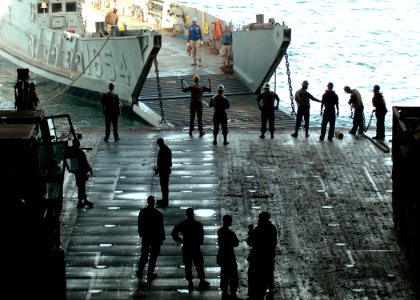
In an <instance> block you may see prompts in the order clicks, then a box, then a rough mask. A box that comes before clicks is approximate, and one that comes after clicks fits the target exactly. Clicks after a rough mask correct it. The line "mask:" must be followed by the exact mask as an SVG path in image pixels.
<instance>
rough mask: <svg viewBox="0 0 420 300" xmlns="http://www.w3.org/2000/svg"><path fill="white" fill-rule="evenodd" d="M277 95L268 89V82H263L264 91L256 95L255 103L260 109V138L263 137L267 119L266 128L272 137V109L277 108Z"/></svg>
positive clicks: (278, 99)
mask: <svg viewBox="0 0 420 300" xmlns="http://www.w3.org/2000/svg"><path fill="white" fill-rule="evenodd" d="M279 102H280V98H279V96H278V95H277V94H276V93H275V92H273V91H270V84H269V83H268V82H266V83H264V91H263V92H262V93H261V94H259V95H258V97H257V103H258V107H259V109H260V111H261V135H260V139H264V138H265V132H266V131H267V120H268V130H269V131H270V134H271V138H272V139H273V138H274V110H278V109H279Z"/></svg>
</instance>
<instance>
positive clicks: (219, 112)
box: [209, 85, 230, 145]
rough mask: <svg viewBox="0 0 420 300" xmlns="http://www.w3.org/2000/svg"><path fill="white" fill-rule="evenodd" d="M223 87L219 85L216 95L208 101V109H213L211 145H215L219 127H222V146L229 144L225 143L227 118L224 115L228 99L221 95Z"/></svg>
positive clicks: (227, 106)
mask: <svg viewBox="0 0 420 300" xmlns="http://www.w3.org/2000/svg"><path fill="white" fill-rule="evenodd" d="M224 90H225V87H224V86H223V85H219V88H218V89H217V95H215V96H213V97H212V98H211V99H210V102H209V107H214V114H213V137H214V139H213V145H217V135H218V134H219V126H220V125H222V134H223V145H227V144H229V143H228V141H227V134H228V129H227V121H228V117H227V114H226V109H229V107H230V104H229V100H228V98H226V97H225V96H224V95H223V91H224Z"/></svg>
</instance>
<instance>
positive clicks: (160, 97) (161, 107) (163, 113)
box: [154, 57, 166, 123]
mask: <svg viewBox="0 0 420 300" xmlns="http://www.w3.org/2000/svg"><path fill="white" fill-rule="evenodd" d="M154 63H155V73H156V84H157V91H158V97H159V106H160V115H161V117H162V120H161V121H160V122H161V123H165V122H166V121H165V112H164V111H163V101H162V88H161V86H160V78H159V66H158V61H157V58H156V57H155V60H154Z"/></svg>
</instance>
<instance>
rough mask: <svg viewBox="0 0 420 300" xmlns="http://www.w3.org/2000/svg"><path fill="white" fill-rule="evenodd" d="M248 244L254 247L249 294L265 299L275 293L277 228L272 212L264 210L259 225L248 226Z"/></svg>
mask: <svg viewBox="0 0 420 300" xmlns="http://www.w3.org/2000/svg"><path fill="white" fill-rule="evenodd" d="M248 229H249V231H248V238H247V240H246V242H247V244H248V245H249V246H251V247H252V249H251V252H250V253H249V255H248V262H249V268H248V295H249V297H250V298H251V299H253V300H260V299H263V298H264V296H265V294H266V291H267V288H268V289H269V292H268V295H267V297H270V298H272V297H273V293H274V259H275V256H276V245H277V229H276V227H275V226H274V225H273V224H272V223H271V221H270V214H269V213H268V212H262V213H260V214H259V217H258V225H257V227H255V229H254V228H253V225H252V224H251V225H249V226H248Z"/></svg>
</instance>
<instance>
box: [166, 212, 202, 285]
mask: <svg viewBox="0 0 420 300" xmlns="http://www.w3.org/2000/svg"><path fill="white" fill-rule="evenodd" d="M186 215H187V219H186V220H184V221H182V222H181V223H179V224H177V225H175V227H174V229H173V230H172V233H171V235H172V238H173V239H174V240H175V241H176V242H178V243H181V244H182V259H183V262H184V265H185V278H186V279H187V280H188V290H189V291H190V292H192V291H193V290H194V284H193V281H192V280H193V275H192V263H193V262H194V266H195V269H196V270H197V275H198V278H199V279H200V283H199V285H198V290H199V291H203V290H205V289H207V288H208V287H209V285H210V284H209V283H208V282H207V281H206V280H205V274H204V267H203V264H204V258H203V253H202V252H201V248H200V246H201V245H202V244H203V242H204V229H203V225H202V224H201V223H200V222H198V221H196V220H195V219H194V210H193V209H192V208H191V207H190V208H188V209H187V211H186ZM179 234H181V235H182V238H181V237H180V236H179Z"/></svg>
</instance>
